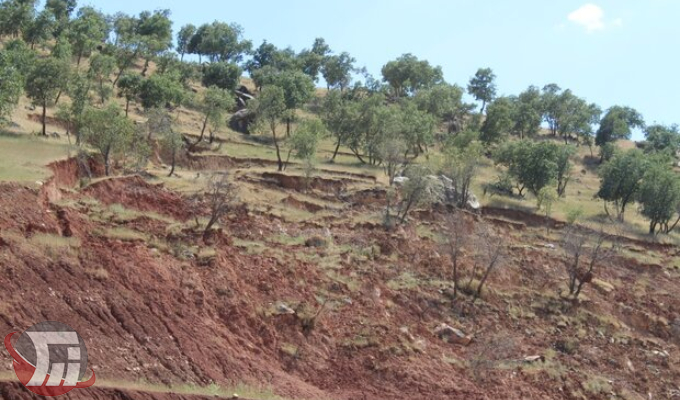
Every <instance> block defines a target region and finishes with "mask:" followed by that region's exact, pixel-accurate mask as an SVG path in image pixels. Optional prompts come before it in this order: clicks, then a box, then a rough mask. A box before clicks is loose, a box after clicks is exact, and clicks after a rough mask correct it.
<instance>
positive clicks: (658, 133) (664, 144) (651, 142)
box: [645, 124, 680, 157]
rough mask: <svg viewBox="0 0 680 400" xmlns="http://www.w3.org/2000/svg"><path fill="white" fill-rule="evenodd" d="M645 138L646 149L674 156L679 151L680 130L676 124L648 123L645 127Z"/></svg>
mask: <svg viewBox="0 0 680 400" xmlns="http://www.w3.org/2000/svg"><path fill="white" fill-rule="evenodd" d="M645 138H646V139H647V144H648V147H647V150H648V151H650V152H656V153H665V154H668V155H671V156H673V157H675V156H676V154H677V153H678V151H680V130H679V129H678V126H677V125H671V126H664V125H660V124H655V125H650V126H648V127H647V128H645Z"/></svg>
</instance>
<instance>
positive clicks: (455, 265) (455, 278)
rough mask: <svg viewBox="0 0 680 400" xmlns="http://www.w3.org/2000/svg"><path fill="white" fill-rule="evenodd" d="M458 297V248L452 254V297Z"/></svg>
mask: <svg viewBox="0 0 680 400" xmlns="http://www.w3.org/2000/svg"><path fill="white" fill-rule="evenodd" d="M457 298H458V250H456V254H454V256H453V299H454V300H455V299H457Z"/></svg>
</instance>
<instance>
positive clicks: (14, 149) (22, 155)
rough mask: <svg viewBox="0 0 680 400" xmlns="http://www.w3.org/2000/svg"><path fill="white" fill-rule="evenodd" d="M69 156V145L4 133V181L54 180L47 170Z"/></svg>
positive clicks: (0, 153) (0, 158)
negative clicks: (51, 164) (54, 163)
mask: <svg viewBox="0 0 680 400" xmlns="http://www.w3.org/2000/svg"><path fill="white" fill-rule="evenodd" d="M67 156H68V145H66V144H64V143H63V142H61V141H59V140H55V139H43V138H41V137H37V136H30V135H21V134H14V133H9V132H4V133H0V181H18V182H35V181H38V180H40V181H44V180H45V179H47V178H48V177H49V176H50V171H49V169H48V168H46V167H45V166H46V165H47V164H49V163H51V162H53V161H57V160H59V159H64V158H66V157H67Z"/></svg>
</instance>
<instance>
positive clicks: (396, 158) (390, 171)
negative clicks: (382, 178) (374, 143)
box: [378, 134, 408, 186]
mask: <svg viewBox="0 0 680 400" xmlns="http://www.w3.org/2000/svg"><path fill="white" fill-rule="evenodd" d="M392 136H393V137H389V138H387V139H386V140H384V141H383V142H382V143H380V146H379V148H378V153H379V156H380V159H381V160H382V162H383V169H384V170H385V174H387V179H388V182H389V184H390V186H392V185H394V179H395V178H396V177H397V174H398V173H399V168H401V167H403V166H405V165H407V164H408V160H407V159H406V157H405V156H404V153H405V152H406V143H404V140H403V139H402V138H401V137H399V135H396V134H394V135H392Z"/></svg>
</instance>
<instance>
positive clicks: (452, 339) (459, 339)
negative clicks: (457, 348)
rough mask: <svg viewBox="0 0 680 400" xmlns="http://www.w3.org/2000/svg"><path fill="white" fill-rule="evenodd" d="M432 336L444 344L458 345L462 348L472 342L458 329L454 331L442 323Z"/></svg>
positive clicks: (469, 337) (470, 338)
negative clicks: (435, 336) (444, 342)
mask: <svg viewBox="0 0 680 400" xmlns="http://www.w3.org/2000/svg"><path fill="white" fill-rule="evenodd" d="M434 334H435V335H437V336H438V337H439V338H440V339H442V340H444V341H446V342H449V343H455V344H460V345H462V346H467V345H469V344H470V343H471V342H472V337H471V336H466V335H465V333H463V331H461V330H460V329H456V328H454V327H452V326H450V325H447V324H444V323H442V324H440V325H439V326H437V327H436V328H435V330H434Z"/></svg>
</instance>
